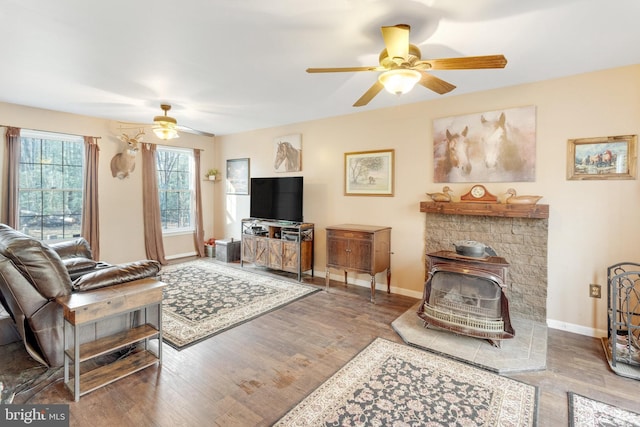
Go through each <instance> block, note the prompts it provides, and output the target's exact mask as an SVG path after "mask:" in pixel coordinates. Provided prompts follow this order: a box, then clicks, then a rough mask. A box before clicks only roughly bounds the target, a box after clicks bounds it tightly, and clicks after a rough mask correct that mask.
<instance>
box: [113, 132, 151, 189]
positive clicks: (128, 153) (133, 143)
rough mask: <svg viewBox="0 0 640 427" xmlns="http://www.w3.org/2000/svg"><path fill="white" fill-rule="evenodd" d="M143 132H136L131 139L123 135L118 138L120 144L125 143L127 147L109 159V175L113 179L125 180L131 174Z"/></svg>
mask: <svg viewBox="0 0 640 427" xmlns="http://www.w3.org/2000/svg"><path fill="white" fill-rule="evenodd" d="M143 136H144V130H141V131H140V132H138V134H137V135H136V136H134V137H133V138H131V137H129V135H127V134H126V133H123V134H122V135H120V136H119V137H118V139H119V140H120V141H122V142H126V143H127V146H126V148H125V149H124V150H122V152H120V153H118V154H116V155H115V156H113V158H112V159H111V174H112V175H113V177H114V178H118V179H125V178H128V177H129V174H130V173H131V172H133V170H134V169H135V167H136V154H137V153H138V144H139V143H140V142H142V137H143Z"/></svg>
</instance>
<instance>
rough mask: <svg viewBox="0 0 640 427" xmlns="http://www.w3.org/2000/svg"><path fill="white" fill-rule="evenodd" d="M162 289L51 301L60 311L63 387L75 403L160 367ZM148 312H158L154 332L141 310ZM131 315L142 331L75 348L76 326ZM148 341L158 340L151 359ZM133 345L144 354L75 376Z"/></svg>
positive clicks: (147, 284) (125, 289) (142, 286)
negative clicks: (82, 368) (94, 361)
mask: <svg viewBox="0 0 640 427" xmlns="http://www.w3.org/2000/svg"><path fill="white" fill-rule="evenodd" d="M164 286H165V284H164V283H162V282H160V281H158V280H156V279H152V278H149V279H141V280H136V281H134V282H129V283H124V284H121V285H115V286H108V287H105V288H102V289H96V290H94V291H92V292H90V293H83V292H76V293H73V294H71V295H67V296H64V297H59V298H57V299H56V301H57V302H58V303H59V304H60V305H61V306H62V308H63V311H64V322H65V328H64V329H65V331H64V343H65V344H64V348H65V352H64V382H65V385H66V386H67V388H68V389H69V390H70V391H71V393H72V394H73V396H74V399H75V401H76V402H77V401H78V400H80V396H82V395H83V394H86V393H89V392H91V391H93V390H95V389H97V388H100V387H102V386H104V385H107V384H109V383H112V382H114V381H116V380H118V379H120V378H123V377H126V376H127V375H130V374H133V373H134V372H137V371H139V370H141V369H144V368H146V367H148V366H151V365H153V364H154V363H158V364H161V363H162V288H163V287H164ZM151 307H156V308H157V311H158V316H157V320H156V322H157V323H156V325H157V327H156V326H153V325H152V324H150V323H147V310H148V309H149V308H151ZM136 311H140V312H141V315H142V318H143V321H142V325H140V326H136V327H133V328H131V329H128V330H125V331H122V332H119V333H116V334H114V335H110V336H106V337H102V338H99V339H97V340H94V341H90V342H86V343H80V328H81V327H82V326H85V325H88V324H91V323H96V322H98V321H102V320H105V319H107V318H109V317H114V316H120V315H124V314H126V313H133V312H136ZM67 326H69V327H70V328H71V329H72V331H73V344H72V345H71V344H70V343H68V339H67V337H68V334H67ZM153 338H157V339H158V348H157V351H156V352H155V353H154V352H152V351H151V350H150V349H149V348H148V341H149V340H150V339H153ZM139 342H144V349H142V350H140V351H136V352H133V353H131V354H129V355H127V356H126V357H123V358H121V359H119V360H117V361H115V362H113V363H110V364H108V365H104V366H100V367H98V368H95V369H92V370H90V371H87V372H84V373H82V374H80V363H81V362H84V361H86V360H90V359H92V358H94V357H98V356H101V355H104V354H107V353H110V352H113V351H115V350H118V349H121V348H124V347H126V346H129V345H132V344H136V343H139ZM70 362H73V382H72V381H70V378H69V364H70Z"/></svg>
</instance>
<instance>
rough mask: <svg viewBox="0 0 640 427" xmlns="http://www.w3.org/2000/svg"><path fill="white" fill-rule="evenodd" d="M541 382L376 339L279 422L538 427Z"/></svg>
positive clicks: (283, 424)
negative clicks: (534, 383)
mask: <svg viewBox="0 0 640 427" xmlns="http://www.w3.org/2000/svg"><path fill="white" fill-rule="evenodd" d="M537 402H538V389H537V387H534V386H531V385H527V384H524V383H522V382H520V381H516V380H512V379H509V378H506V377H502V376H500V375H497V374H494V373H492V372H488V371H485V370H482V369H478V368H475V367H473V366H470V365H467V364H464V363H461V362H457V361H453V360H450V359H447V358H444V357H441V356H438V355H435V354H433V353H429V352H426V351H424V350H420V349H417V348H415V347H409V346H407V345H404V344H398V343H394V342H391V341H388V340H385V339H382V338H377V339H376V340H375V341H373V343H371V344H370V345H369V346H368V347H366V348H365V349H364V350H363V351H362V352H360V353H359V354H358V355H357V356H356V357H354V358H353V359H352V360H351V361H350V362H349V363H348V364H346V365H345V366H344V367H343V368H341V369H340V370H339V371H338V372H337V373H336V374H335V375H333V376H332V377H331V378H329V379H328V380H327V381H326V382H325V383H324V384H322V385H321V386H320V387H318V388H317V389H316V390H315V391H314V392H312V393H311V394H310V395H309V396H308V397H306V398H305V399H304V400H303V401H302V402H300V403H299V404H298V405H297V406H296V407H295V408H293V409H292V410H291V411H289V412H288V413H287V414H286V415H285V416H284V417H282V418H281V419H280V420H279V421H278V422H277V423H276V424H275V425H276V426H324V425H327V426H329V425H332V426H333V425H335V426H451V425H456V426H534V425H535V424H536V419H537Z"/></svg>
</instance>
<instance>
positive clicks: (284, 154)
mask: <svg viewBox="0 0 640 427" xmlns="http://www.w3.org/2000/svg"><path fill="white" fill-rule="evenodd" d="M273 151H274V161H273V169H274V170H275V171H276V172H299V171H301V170H302V135H301V134H294V135H285V136H279V137H277V138H275V139H274V141H273Z"/></svg>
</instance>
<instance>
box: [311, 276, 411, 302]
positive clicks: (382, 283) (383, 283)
mask: <svg viewBox="0 0 640 427" xmlns="http://www.w3.org/2000/svg"><path fill="white" fill-rule="evenodd" d="M318 273H319V272H317V271H316V272H314V276H315V277H318V276H319V274H318ZM320 273H321V277H326V272H320ZM354 274H355V273H351V276H349V277H348V281H349V284H350V285H356V286H361V287H363V288H367V289H371V281H370V280H369V278H370V276H369V275H368V274H366V273H361V274H358V276H355V278H354ZM384 274H386V273H383V275H384ZM361 276H363V277H367V279H366V280H365V279H361V278H360V277H361ZM329 277H330V278H331V280H335V281H336V282H340V283H344V274H333V273H331V274H330V276H329ZM376 290H377V291H385V292H386V291H387V278H386V275H385V276H384V279H381V280H376ZM391 293H392V294H397V295H403V296H406V297H412V298H417V299H421V298H422V292H421V291H412V290H410V289H403V288H397V287H395V286H393V284H392V285H391Z"/></svg>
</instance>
